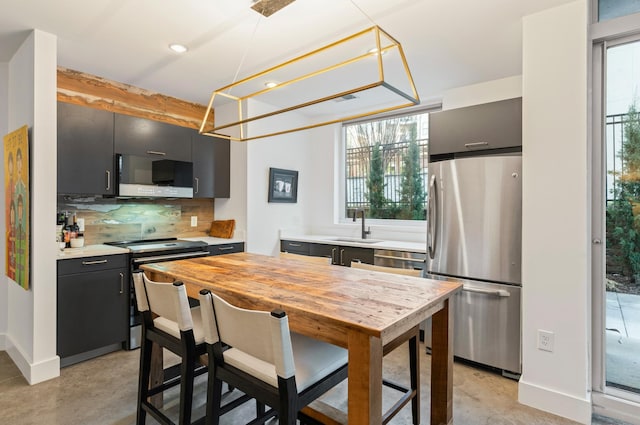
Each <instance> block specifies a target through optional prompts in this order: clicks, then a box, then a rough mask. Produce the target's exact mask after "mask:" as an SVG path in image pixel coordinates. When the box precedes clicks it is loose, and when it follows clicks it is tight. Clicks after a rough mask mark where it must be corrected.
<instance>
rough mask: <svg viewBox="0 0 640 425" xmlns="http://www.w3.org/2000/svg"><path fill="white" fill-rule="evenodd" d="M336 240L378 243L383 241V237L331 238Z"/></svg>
mask: <svg viewBox="0 0 640 425" xmlns="http://www.w3.org/2000/svg"><path fill="white" fill-rule="evenodd" d="M331 240H332V241H336V242H358V243H378V242H383V240H382V239H361V238H335V239H331Z"/></svg>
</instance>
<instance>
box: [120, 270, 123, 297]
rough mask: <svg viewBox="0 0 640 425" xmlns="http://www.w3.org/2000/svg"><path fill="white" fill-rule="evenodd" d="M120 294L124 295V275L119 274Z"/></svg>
mask: <svg viewBox="0 0 640 425" xmlns="http://www.w3.org/2000/svg"><path fill="white" fill-rule="evenodd" d="M120 293H121V294H124V273H120Z"/></svg>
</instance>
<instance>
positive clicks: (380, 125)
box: [347, 116, 425, 220]
mask: <svg viewBox="0 0 640 425" xmlns="http://www.w3.org/2000/svg"><path fill="white" fill-rule="evenodd" d="M417 128H418V119H417V118H416V117H415V116H408V117H397V118H388V119H382V120H377V121H370V122H365V123H360V124H354V125H351V126H349V127H347V149H352V150H354V152H356V153H355V154H354V155H359V156H358V157H357V161H355V162H353V163H352V164H353V167H356V168H355V169H358V167H364V168H365V170H364V171H365V172H363V173H362V174H360V175H361V176H362V177H364V178H365V180H366V183H365V184H366V192H365V199H366V200H367V204H368V205H367V207H365V215H366V217H368V218H378V219H407V220H424V219H425V214H424V202H425V193H424V187H423V186H424V185H423V184H422V179H421V175H420V173H421V171H422V170H421V166H420V162H421V161H420V160H421V158H420V155H421V150H420V149H421V148H420V146H419V141H418V134H417ZM403 142H407V143H408V144H409V147H408V149H404V151H405V152H404V153H402V148H401V147H402V146H403ZM349 164H351V163H349ZM349 166H350V165H348V166H347V174H348V175H351V176H354V174H350V171H349V170H350V169H349ZM396 175H400V179H399V180H400V183H399V185H398V187H397V188H396V189H395V190H396V193H397V195H396V196H394V195H389V188H388V187H387V180H385V177H386V178H388V177H389V176H396ZM387 195H389V196H390V197H391V198H394V199H389V198H387ZM347 202H349V200H347ZM352 214H353V211H352V210H350V211H347V215H348V216H352Z"/></svg>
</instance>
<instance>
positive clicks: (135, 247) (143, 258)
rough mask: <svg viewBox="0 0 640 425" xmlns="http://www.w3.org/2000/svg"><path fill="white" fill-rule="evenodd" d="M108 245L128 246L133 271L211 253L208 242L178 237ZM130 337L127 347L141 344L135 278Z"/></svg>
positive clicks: (110, 243)
mask: <svg viewBox="0 0 640 425" xmlns="http://www.w3.org/2000/svg"><path fill="white" fill-rule="evenodd" d="M106 245H112V246H117V247H120V248H127V249H128V250H129V257H130V261H129V262H130V264H131V272H132V273H133V272H136V271H139V270H140V266H141V265H143V264H148V263H159V262H161V261H172V260H180V259H184V258H194V257H206V256H208V255H209V251H208V249H207V243H206V242H202V241H187V240H183V239H177V238H167V239H146V240H136V241H118V242H107V243H106ZM129 292H130V294H131V295H130V302H129V339H128V342H127V349H129V350H132V349H134V348H138V347H139V346H140V340H141V336H142V335H141V332H142V328H141V322H140V313H139V312H138V309H137V306H136V302H135V291H134V289H133V278H131V279H130V282H129Z"/></svg>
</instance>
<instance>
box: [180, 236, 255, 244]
mask: <svg viewBox="0 0 640 425" xmlns="http://www.w3.org/2000/svg"><path fill="white" fill-rule="evenodd" d="M179 239H182V240H185V241H203V242H206V243H207V245H224V244H228V243H241V242H244V240H243V239H241V238H230V239H225V238H212V237H211V236H196V237H193V238H179Z"/></svg>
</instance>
